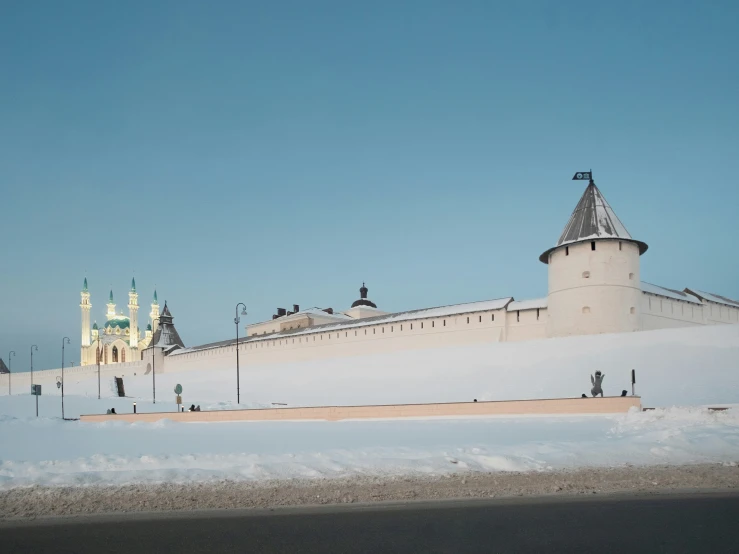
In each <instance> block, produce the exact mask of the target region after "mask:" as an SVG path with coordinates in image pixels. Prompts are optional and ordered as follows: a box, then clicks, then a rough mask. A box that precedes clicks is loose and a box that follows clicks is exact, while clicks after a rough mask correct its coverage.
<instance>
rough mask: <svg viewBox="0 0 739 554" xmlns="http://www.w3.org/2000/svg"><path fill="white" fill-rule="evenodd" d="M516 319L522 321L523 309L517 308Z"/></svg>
mask: <svg viewBox="0 0 739 554" xmlns="http://www.w3.org/2000/svg"><path fill="white" fill-rule="evenodd" d="M516 321H521V310H516Z"/></svg>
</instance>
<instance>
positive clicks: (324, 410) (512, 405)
mask: <svg viewBox="0 0 739 554" xmlns="http://www.w3.org/2000/svg"><path fill="white" fill-rule="evenodd" d="M632 407H633V408H637V409H639V410H641V397H640V396H614V397H605V398H552V399H544V400H501V401H493V402H449V403H444V404H389V405H380V406H316V407H305V408H264V409H254V410H214V411H206V412H156V413H137V414H132V413H131V414H115V415H107V414H99V415H83V416H80V420H82V421H86V422H99V421H129V422H136V421H159V420H161V419H171V420H172V421H181V422H208V421H285V420H326V421H338V420H342V419H386V418H403V417H449V416H484V415H529V414H540V415H546V414H551V415H555V414H615V413H624V412H628V411H629V409H631V408H632Z"/></svg>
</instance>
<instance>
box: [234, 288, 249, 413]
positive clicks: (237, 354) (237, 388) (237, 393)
mask: <svg viewBox="0 0 739 554" xmlns="http://www.w3.org/2000/svg"><path fill="white" fill-rule="evenodd" d="M239 306H243V308H242V310H241V315H246V304H244V303H243V302H239V303H238V304H236V317H235V318H234V323H235V324H236V404H241V391H240V390H239V323H240V322H241V319H240V318H239Z"/></svg>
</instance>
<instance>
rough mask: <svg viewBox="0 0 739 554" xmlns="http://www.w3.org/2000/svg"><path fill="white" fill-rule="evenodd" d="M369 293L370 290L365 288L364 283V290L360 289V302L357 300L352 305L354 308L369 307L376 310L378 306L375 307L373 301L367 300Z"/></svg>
mask: <svg viewBox="0 0 739 554" xmlns="http://www.w3.org/2000/svg"><path fill="white" fill-rule="evenodd" d="M368 292H369V289H368V288H367V287H365V286H364V283H362V288H361V289H359V300H355V301H354V303H353V304H352V308H356V307H357V306H369V307H370V308H376V307H377V305H375V303H374V302H372V301H371V300H367V293H368Z"/></svg>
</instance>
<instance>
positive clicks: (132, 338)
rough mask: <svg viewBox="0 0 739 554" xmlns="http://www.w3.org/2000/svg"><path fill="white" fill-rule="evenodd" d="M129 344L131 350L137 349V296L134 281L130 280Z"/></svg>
mask: <svg viewBox="0 0 739 554" xmlns="http://www.w3.org/2000/svg"><path fill="white" fill-rule="evenodd" d="M128 314H129V321H130V323H131V326H130V328H129V332H130V335H129V344H130V345H131V348H138V347H139V319H138V317H139V295H138V294H136V280H135V279H131V290H130V292H129V293H128Z"/></svg>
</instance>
